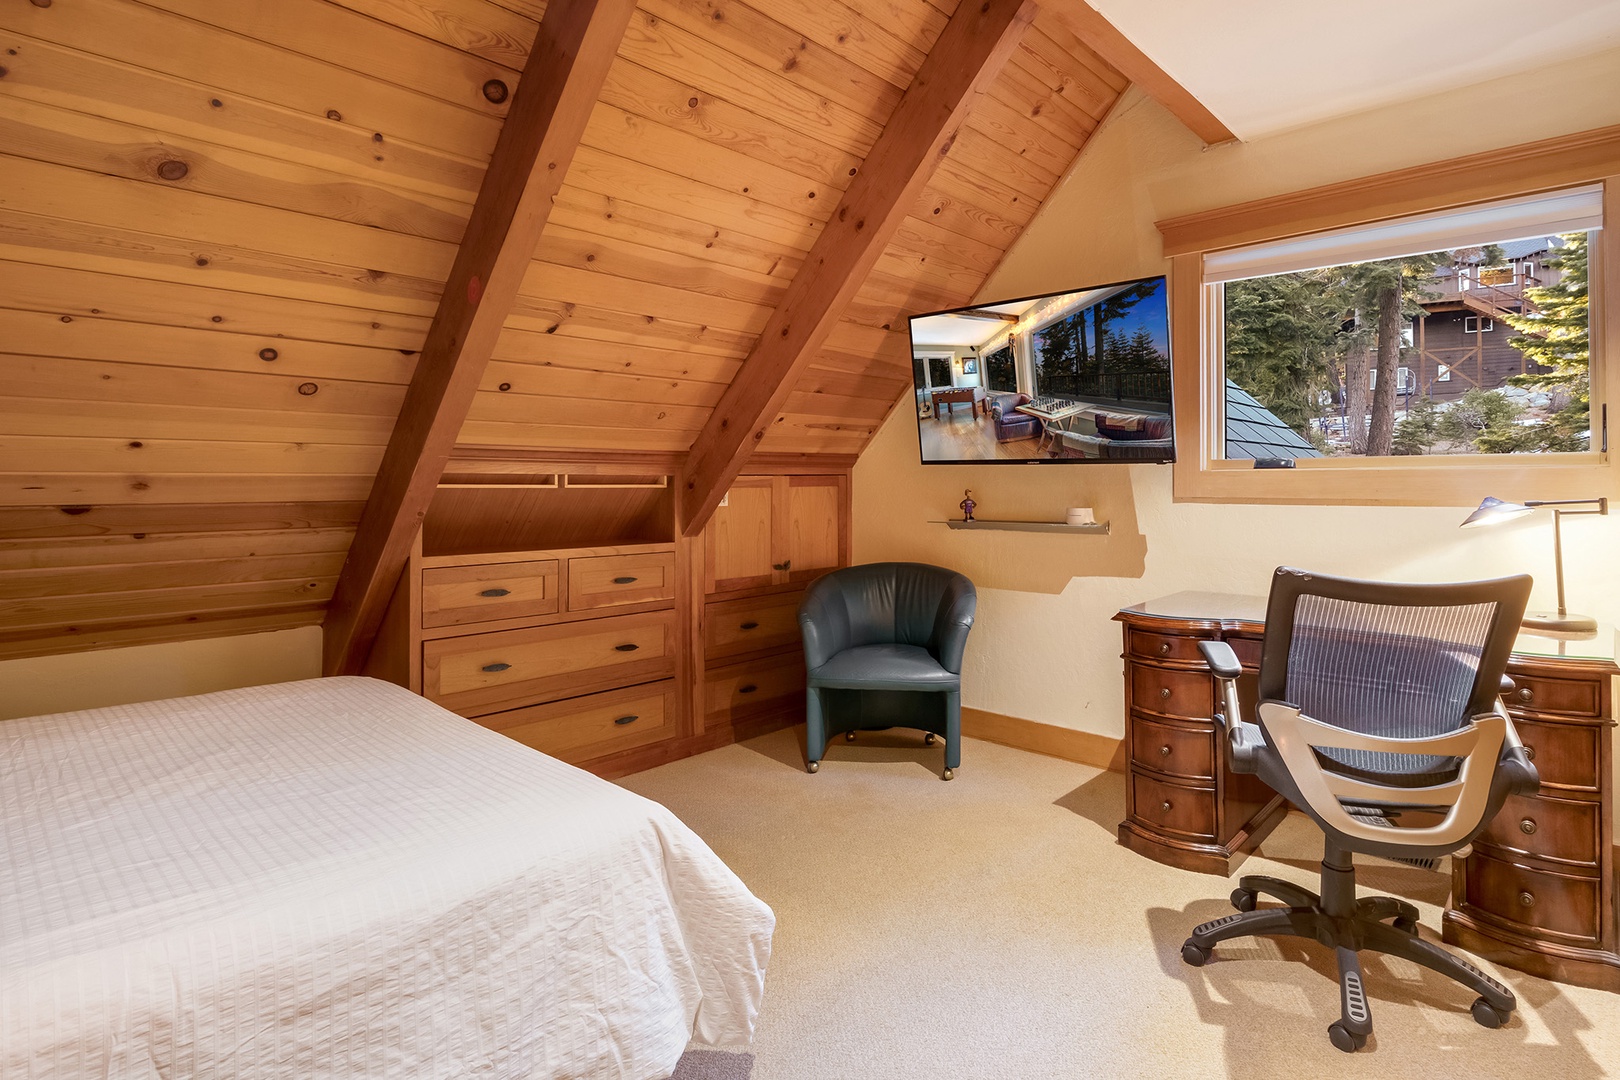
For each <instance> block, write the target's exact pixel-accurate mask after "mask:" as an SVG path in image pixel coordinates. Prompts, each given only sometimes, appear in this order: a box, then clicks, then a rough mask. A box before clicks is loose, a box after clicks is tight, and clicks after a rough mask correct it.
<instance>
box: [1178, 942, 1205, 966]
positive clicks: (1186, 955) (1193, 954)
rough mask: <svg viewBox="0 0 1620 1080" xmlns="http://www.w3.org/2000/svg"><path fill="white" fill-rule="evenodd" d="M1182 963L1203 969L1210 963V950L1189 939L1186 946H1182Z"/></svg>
mask: <svg viewBox="0 0 1620 1080" xmlns="http://www.w3.org/2000/svg"><path fill="white" fill-rule="evenodd" d="M1181 962H1182V963H1184V964H1187V965H1190V966H1191V967H1203V966H1204V965H1205V964H1207V963H1208V962H1209V950H1208V949H1205V948H1203V947H1201V946H1199V945H1196V944H1194V943H1193V940H1192V939H1191V938H1188V939H1187V942H1186V944H1184V945H1182V946H1181Z"/></svg>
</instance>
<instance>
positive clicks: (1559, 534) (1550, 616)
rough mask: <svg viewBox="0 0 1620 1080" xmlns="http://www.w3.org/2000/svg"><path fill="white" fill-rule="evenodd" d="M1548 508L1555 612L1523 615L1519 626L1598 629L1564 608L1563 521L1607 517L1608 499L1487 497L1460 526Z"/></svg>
mask: <svg viewBox="0 0 1620 1080" xmlns="http://www.w3.org/2000/svg"><path fill="white" fill-rule="evenodd" d="M1543 506H1550V507H1552V512H1553V566H1554V568H1555V569H1556V570H1557V574H1558V610H1557V611H1556V612H1551V611H1532V612H1526V613H1525V616H1524V621H1523V622H1522V623H1521V625H1523V626H1524V627H1525V628H1526V629H1529V630H1552V631H1555V632H1557V633H1562V634H1574V633H1583V632H1588V631H1592V630H1596V629H1597V620H1596V619H1594V618H1592V617H1591V616H1590V615H1571V614H1570V613H1569V610H1568V609H1567V608H1566V607H1565V606H1564V534H1563V527H1562V521H1563V517H1564V515H1565V514H1607V513H1608V512H1609V500H1608V499H1551V500H1539V501H1538V500H1531V501H1527V502H1522V503H1511V502H1503V501H1502V500H1501V499H1496V498H1492V497H1491V496H1489V495H1487V496H1486V497H1485V501H1484V502H1482V503H1480V504H1479V509H1478V510H1475V511H1474V512H1473V513H1472V514H1469V515H1468V519H1467V520H1466V521H1464V522H1463V523H1462V527H1463V528H1465V529H1467V528H1470V527H1472V526H1476V525H1492V524H1495V523H1496V522H1498V521H1506V520H1508V519H1509V518H1516V517H1522V516H1524V515H1525V514H1528V513H1530V512H1531V511H1533V510H1536V509H1537V508H1539V507H1543ZM1566 506H1590V507H1596V509H1592V510H1565V509H1563V507H1566Z"/></svg>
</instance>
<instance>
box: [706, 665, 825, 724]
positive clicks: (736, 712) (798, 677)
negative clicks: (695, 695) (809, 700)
mask: <svg viewBox="0 0 1620 1080" xmlns="http://www.w3.org/2000/svg"><path fill="white" fill-rule="evenodd" d="M785 704H791V705H792V707H793V708H795V709H798V710H802V709H803V708H804V657H802V656H799V655H797V654H795V653H783V654H781V655H779V656H767V657H765V658H763V659H760V660H751V661H747V662H745V663H741V664H731V665H728V666H726V667H719V668H713V669H711V670H710V671H709V672H708V675H707V677H706V678H705V679H704V682H703V712H704V716H705V718H706V720H707V721H708V722H710V723H725V722H726V721H728V720H732V719H736V718H737V717H739V716H747V715H750V714H752V713H757V712H764V711H766V710H769V709H776V708H781V707H783V706H784V705H785Z"/></svg>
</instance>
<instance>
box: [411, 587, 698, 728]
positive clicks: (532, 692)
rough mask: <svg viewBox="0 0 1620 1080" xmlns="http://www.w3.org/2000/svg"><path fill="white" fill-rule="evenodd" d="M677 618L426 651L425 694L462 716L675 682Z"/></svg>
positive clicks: (588, 625)
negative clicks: (615, 688) (649, 683)
mask: <svg viewBox="0 0 1620 1080" xmlns="http://www.w3.org/2000/svg"><path fill="white" fill-rule="evenodd" d="M674 641H675V613H674V612H672V611H649V612H643V613H641V614H636V615H615V616H612V617H609V618H605V619H587V620H585V621H582V622H572V623H560V624H557V625H554V626H539V627H535V628H533V629H525V630H504V631H501V632H499V633H494V634H471V635H468V636H466V637H455V638H440V639H439V640H437V641H428V642H424V643H423V645H422V694H423V696H424V697H427V698H428V699H429V700H432V701H437V702H438V703H439V704H440V705H443V706H444V707H445V708H447V709H452V710H454V711H456V712H459V713H461V714H462V715H463V716H479V715H482V714H484V713H491V712H499V711H500V710H502V709H510V708H513V707H515V706H519V705H529V704H533V703H537V702H541V701H549V700H553V699H556V698H562V697H572V696H574V695H576V694H581V693H589V692H591V691H593V690H605V689H608V688H610V687H613V686H623V685H625V684H627V683H634V682H647V681H649V680H652V679H658V678H663V677H666V676H669V675H672V674H674V670H675V669H674V663H675V662H674Z"/></svg>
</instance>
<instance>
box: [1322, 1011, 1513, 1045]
mask: <svg viewBox="0 0 1620 1080" xmlns="http://www.w3.org/2000/svg"><path fill="white" fill-rule="evenodd" d="M1481 1000H1484V999H1483V998H1482V999H1481ZM1328 1039H1329V1040H1331V1041H1332V1043H1333V1045H1334V1046H1336V1047H1338V1048H1339V1049H1340V1050H1343V1051H1344V1052H1345V1053H1347V1054H1353V1053H1355V1052H1356V1051H1357V1050H1360V1049H1361V1048H1362V1047H1363V1046H1366V1045H1367V1036H1365V1035H1358V1034H1357V1033H1356V1032H1354V1031H1351V1030H1350V1029H1349V1028H1347V1027H1345V1026H1344V1023H1343V1021H1340V1020H1335V1021H1334V1022H1333V1023H1331V1024H1329V1025H1328Z"/></svg>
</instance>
